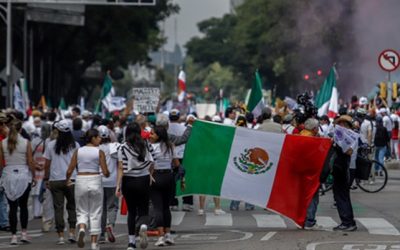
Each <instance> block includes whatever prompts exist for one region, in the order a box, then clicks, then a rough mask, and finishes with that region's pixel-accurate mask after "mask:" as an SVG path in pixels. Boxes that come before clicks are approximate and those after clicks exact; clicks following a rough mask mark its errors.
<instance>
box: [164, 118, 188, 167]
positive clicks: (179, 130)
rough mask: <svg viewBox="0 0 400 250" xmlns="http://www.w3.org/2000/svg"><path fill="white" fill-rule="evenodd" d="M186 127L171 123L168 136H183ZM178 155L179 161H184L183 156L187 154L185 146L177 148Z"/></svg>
mask: <svg viewBox="0 0 400 250" xmlns="http://www.w3.org/2000/svg"><path fill="white" fill-rule="evenodd" d="M185 130H186V127H185V126H184V125H182V124H179V123H176V122H170V123H169V126H168V134H171V135H176V136H181V135H183V133H184V132H185ZM175 151H176V155H177V156H178V159H183V154H184V153H185V144H182V145H179V146H176V147H175Z"/></svg>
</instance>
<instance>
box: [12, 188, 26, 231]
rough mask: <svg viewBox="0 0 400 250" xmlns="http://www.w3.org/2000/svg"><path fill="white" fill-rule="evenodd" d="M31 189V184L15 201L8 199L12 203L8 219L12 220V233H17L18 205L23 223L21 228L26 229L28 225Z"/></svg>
mask: <svg viewBox="0 0 400 250" xmlns="http://www.w3.org/2000/svg"><path fill="white" fill-rule="evenodd" d="M30 191H31V184H29V185H28V187H27V188H26V190H25V192H24V193H23V194H22V196H21V197H19V198H18V199H16V200H15V201H12V200H9V199H8V198H7V200H8V204H9V205H10V211H9V212H8V220H9V222H10V228H11V233H12V234H16V233H17V222H18V219H17V213H18V207H19V209H20V213H19V220H20V223H21V229H26V228H27V227H28V199H29V193H30Z"/></svg>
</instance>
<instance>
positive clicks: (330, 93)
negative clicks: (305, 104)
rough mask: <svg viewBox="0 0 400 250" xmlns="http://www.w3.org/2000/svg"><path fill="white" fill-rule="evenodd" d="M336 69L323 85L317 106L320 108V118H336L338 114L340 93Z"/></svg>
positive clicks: (317, 99) (316, 100)
mask: <svg viewBox="0 0 400 250" xmlns="http://www.w3.org/2000/svg"><path fill="white" fill-rule="evenodd" d="M336 75H337V74H336V69H335V67H332V68H331V70H330V71H329V75H328V77H327V78H326V79H325V81H324V83H323V84H322V87H321V89H320V90H319V92H318V94H317V97H316V99H315V105H316V106H317V108H318V116H322V115H326V114H327V115H328V117H330V118H335V116H336V115H337V114H338V92H337V88H336Z"/></svg>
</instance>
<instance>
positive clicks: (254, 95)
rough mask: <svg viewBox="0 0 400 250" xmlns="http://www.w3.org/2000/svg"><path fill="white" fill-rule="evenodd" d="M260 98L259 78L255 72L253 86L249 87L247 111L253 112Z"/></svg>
mask: <svg viewBox="0 0 400 250" xmlns="http://www.w3.org/2000/svg"><path fill="white" fill-rule="evenodd" d="M262 97H263V96H262V82H261V77H260V74H259V73H258V71H256V76H255V79H254V82H253V85H252V87H251V94H250V98H249V104H248V105H247V109H248V110H249V111H253V110H254V108H255V107H256V106H257V104H258V103H259V102H260V101H261V99H262Z"/></svg>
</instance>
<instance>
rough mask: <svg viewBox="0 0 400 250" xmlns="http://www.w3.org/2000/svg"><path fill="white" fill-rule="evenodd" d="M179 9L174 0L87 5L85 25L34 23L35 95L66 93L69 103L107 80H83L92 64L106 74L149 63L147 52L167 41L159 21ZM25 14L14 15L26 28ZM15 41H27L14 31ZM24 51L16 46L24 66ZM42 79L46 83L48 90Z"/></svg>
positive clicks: (55, 100)
mask: <svg viewBox="0 0 400 250" xmlns="http://www.w3.org/2000/svg"><path fill="white" fill-rule="evenodd" d="M177 11H178V7H177V6H176V5H173V4H172V3H171V1H170V0H160V1H157V4H156V5H155V6H152V7H120V6H118V7H116V6H113V7H109V6H107V7H105V6H86V13H85V25H84V26H83V27H77V26H66V25H59V24H49V23H31V22H30V23H29V28H31V29H33V33H34V41H33V44H34V52H35V54H34V60H35V61H34V65H33V66H34V77H35V78H34V88H33V89H32V90H31V94H33V95H34V98H33V99H35V98H38V97H39V96H40V95H41V94H45V95H46V96H51V97H53V98H54V101H53V102H57V101H58V100H59V98H60V97H61V96H64V97H65V98H66V100H67V102H68V103H77V99H78V97H79V96H80V95H82V94H90V93H91V92H92V90H93V89H94V88H95V87H96V86H97V85H101V83H102V79H101V77H100V79H92V80H90V79H85V78H83V75H84V73H85V71H86V70H87V68H88V67H89V66H91V65H92V64H93V63H95V62H100V64H101V65H102V70H103V72H105V71H106V70H108V69H111V70H114V69H117V68H118V67H126V66H127V64H128V63H135V62H141V63H147V62H148V61H149V58H148V51H150V50H155V49H157V48H158V47H159V46H160V45H161V44H162V43H163V42H164V40H163V38H161V37H160V35H159V33H160V29H159V25H158V23H159V22H160V21H161V20H164V19H165V18H166V17H168V16H169V15H171V14H172V13H175V12H177ZM17 14H18V13H17ZM22 16H23V15H22V14H21V13H19V14H18V15H16V16H15V20H13V21H14V25H15V26H18V27H23V18H22ZM3 37H4V39H5V36H2V38H1V40H2V39H3ZM14 44H16V45H18V44H22V36H20V34H19V32H14ZM22 53H23V50H22V49H21V48H18V49H14V58H15V59H16V63H17V65H18V66H19V67H20V68H22V58H23V54H22ZM0 58H1V56H0ZM40 65H43V67H42V69H41V68H40ZM40 78H41V81H42V82H44V87H43V93H41V90H40V88H39V85H40V84H39V81H40ZM61 86H62V87H61Z"/></svg>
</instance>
